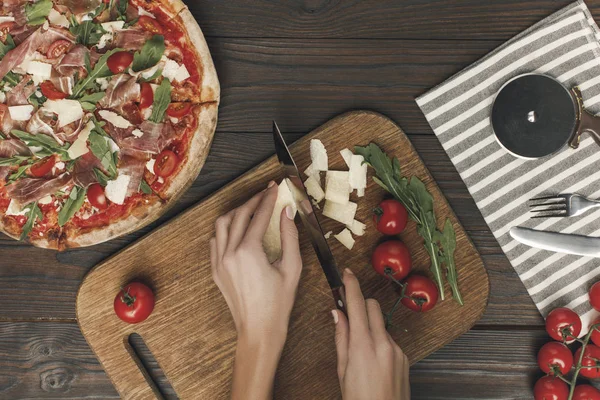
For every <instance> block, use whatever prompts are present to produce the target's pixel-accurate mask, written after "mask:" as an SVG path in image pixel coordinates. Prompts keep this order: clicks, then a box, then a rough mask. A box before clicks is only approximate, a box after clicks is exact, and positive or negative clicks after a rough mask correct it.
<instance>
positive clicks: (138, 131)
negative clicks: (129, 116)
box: [131, 129, 144, 138]
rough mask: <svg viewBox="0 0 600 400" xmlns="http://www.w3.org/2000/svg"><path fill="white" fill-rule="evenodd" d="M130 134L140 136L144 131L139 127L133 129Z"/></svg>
mask: <svg viewBox="0 0 600 400" xmlns="http://www.w3.org/2000/svg"><path fill="white" fill-rule="evenodd" d="M131 134H132V135H133V136H135V137H136V138H141V137H142V136H144V132H142V131H141V130H139V129H134V130H133V132H131Z"/></svg>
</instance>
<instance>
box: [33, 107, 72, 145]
mask: <svg viewBox="0 0 600 400" xmlns="http://www.w3.org/2000/svg"><path fill="white" fill-rule="evenodd" d="M56 125H57V121H56V120H55V119H54V114H52V113H48V112H44V110H43V109H41V108H40V109H39V110H37V111H36V112H35V113H34V114H33V115H32V116H31V119H30V120H29V122H27V127H26V130H27V132H29V133H33V134H36V135H48V136H50V137H52V138H54V140H56V141H57V142H58V144H60V145H61V146H62V145H63V144H64V143H65V142H64V140H63V139H61V138H60V137H59V136H57V135H56V134H55V133H54V127H56Z"/></svg>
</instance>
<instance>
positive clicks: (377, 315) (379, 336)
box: [366, 299, 388, 343]
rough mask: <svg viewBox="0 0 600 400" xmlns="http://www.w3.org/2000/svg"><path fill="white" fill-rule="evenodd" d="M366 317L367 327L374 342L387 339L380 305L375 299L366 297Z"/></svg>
mask: <svg viewBox="0 0 600 400" xmlns="http://www.w3.org/2000/svg"><path fill="white" fill-rule="evenodd" d="M366 304H367V317H368V319H369V328H370V330H371V335H372V337H373V341H374V342H375V343H378V342H383V341H384V340H388V333H387V331H386V330H385V322H384V321H383V314H382V313H381V306H380V305H379V302H378V301H377V300H375V299H367V301H366Z"/></svg>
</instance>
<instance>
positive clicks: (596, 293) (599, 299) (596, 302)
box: [590, 282, 600, 311]
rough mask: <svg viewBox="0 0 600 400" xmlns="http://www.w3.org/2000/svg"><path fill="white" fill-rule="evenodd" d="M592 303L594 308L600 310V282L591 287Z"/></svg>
mask: <svg viewBox="0 0 600 400" xmlns="http://www.w3.org/2000/svg"><path fill="white" fill-rule="evenodd" d="M590 304H591V305H592V307H594V310H596V311H600V282H596V283H594V284H593V285H592V287H591V288H590Z"/></svg>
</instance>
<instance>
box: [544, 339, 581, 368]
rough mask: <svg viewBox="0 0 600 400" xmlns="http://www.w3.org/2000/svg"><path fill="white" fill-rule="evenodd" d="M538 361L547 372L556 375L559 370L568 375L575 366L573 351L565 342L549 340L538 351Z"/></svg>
mask: <svg viewBox="0 0 600 400" xmlns="http://www.w3.org/2000/svg"><path fill="white" fill-rule="evenodd" d="M537 362H538V365H539V366H540V369H541V370H542V371H544V372H545V373H546V374H551V375H556V371H558V372H559V373H560V374H562V375H566V374H568V373H569V371H570V370H571V367H573V353H571V350H569V348H568V347H567V345H565V344H564V343H560V342H549V343H546V344H545V345H543V346H542V348H541V349H540V351H539V352H538V356H537Z"/></svg>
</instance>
